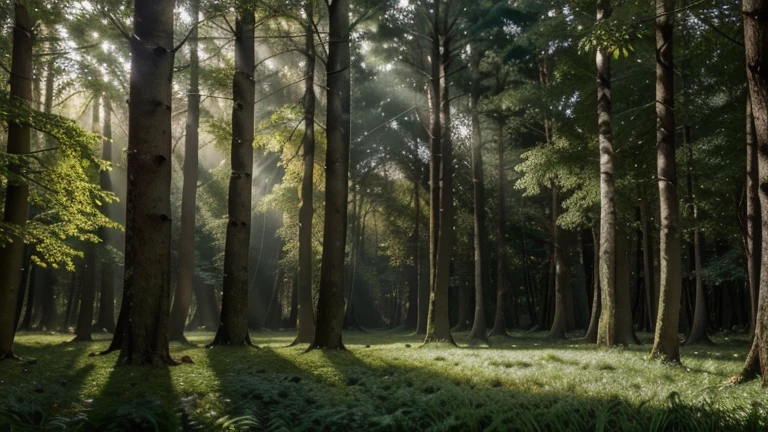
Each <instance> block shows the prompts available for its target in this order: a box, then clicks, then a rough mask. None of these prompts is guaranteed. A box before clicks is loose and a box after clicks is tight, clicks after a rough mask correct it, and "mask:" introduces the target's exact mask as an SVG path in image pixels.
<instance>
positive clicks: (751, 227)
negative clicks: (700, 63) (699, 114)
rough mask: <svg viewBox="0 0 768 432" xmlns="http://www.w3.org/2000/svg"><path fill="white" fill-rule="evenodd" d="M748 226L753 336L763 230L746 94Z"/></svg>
mask: <svg viewBox="0 0 768 432" xmlns="http://www.w3.org/2000/svg"><path fill="white" fill-rule="evenodd" d="M746 118H747V122H746V123H747V125H746V143H747V175H746V177H747V179H746V189H747V230H746V239H745V241H744V249H745V252H746V254H745V255H746V257H747V280H748V282H749V299H750V312H751V315H750V320H749V333H750V334H751V335H753V336H754V334H755V329H756V324H757V303H758V298H759V292H760V262H761V246H762V232H761V229H760V220H761V214H760V213H761V212H760V189H759V184H760V182H759V177H758V174H759V173H758V166H757V162H758V157H757V140H756V139H755V133H756V131H755V120H754V116H753V115H752V98H751V97H749V95H747V114H746Z"/></svg>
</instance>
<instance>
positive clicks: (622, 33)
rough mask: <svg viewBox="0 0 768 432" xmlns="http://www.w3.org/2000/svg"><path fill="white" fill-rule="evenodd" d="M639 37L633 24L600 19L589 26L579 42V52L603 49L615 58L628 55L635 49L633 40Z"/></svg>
mask: <svg viewBox="0 0 768 432" xmlns="http://www.w3.org/2000/svg"><path fill="white" fill-rule="evenodd" d="M636 39H640V34H638V33H637V30H636V29H635V26H633V25H631V24H628V23H624V22H620V21H615V20H607V21H602V22H599V23H597V24H595V25H594V26H592V27H591V29H590V30H589V32H588V33H587V34H586V35H585V36H584V38H583V39H582V40H581V42H580V43H579V50H580V51H581V52H586V53H591V52H593V51H594V50H598V49H601V50H605V51H606V52H607V53H609V54H611V55H612V56H613V58H614V59H615V60H618V59H619V58H621V57H625V58H626V57H629V56H630V54H631V53H633V52H634V51H635V46H634V44H633V42H634V41H635V40H636Z"/></svg>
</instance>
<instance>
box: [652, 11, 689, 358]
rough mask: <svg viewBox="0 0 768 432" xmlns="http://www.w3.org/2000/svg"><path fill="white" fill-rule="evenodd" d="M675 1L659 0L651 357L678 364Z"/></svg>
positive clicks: (678, 263) (678, 233)
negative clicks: (656, 273) (656, 271)
mask: <svg viewBox="0 0 768 432" xmlns="http://www.w3.org/2000/svg"><path fill="white" fill-rule="evenodd" d="M674 9H675V1H674V0H656V146H657V176H658V183H659V207H660V210H661V233H660V237H661V247H660V251H659V262H660V267H661V269H660V277H659V309H658V317H657V319H656V334H655V336H654V340H653V349H652V351H651V357H653V358H661V359H663V360H665V361H669V362H675V363H679V362H680V340H679V338H678V335H677V330H678V329H677V327H678V322H679V318H680V296H681V292H682V276H681V262H680V253H681V246H680V227H679V224H680V209H679V204H678V201H677V199H678V198H677V196H678V193H677V163H676V161H675V96H674V61H673V60H674V57H673V51H672V48H673V35H674V23H675V13H674Z"/></svg>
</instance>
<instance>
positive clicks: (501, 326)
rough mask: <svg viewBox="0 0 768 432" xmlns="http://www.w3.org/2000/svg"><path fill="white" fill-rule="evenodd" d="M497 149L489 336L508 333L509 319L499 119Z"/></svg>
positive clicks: (500, 124) (502, 131)
mask: <svg viewBox="0 0 768 432" xmlns="http://www.w3.org/2000/svg"><path fill="white" fill-rule="evenodd" d="M496 149H497V151H498V155H499V161H498V176H499V190H498V201H499V203H498V205H499V208H498V217H497V219H498V221H497V224H498V225H497V226H496V312H495V315H494V319H493V328H492V329H491V332H490V334H489V336H504V337H509V334H507V320H506V318H505V317H504V305H505V303H506V300H507V298H506V297H507V280H506V278H505V273H506V268H507V262H506V241H505V235H506V229H505V228H506V222H507V218H506V214H505V211H506V209H505V206H506V203H505V196H504V195H505V194H504V184H505V182H506V173H505V172H504V123H503V122H502V121H499V124H498V131H497V132H496Z"/></svg>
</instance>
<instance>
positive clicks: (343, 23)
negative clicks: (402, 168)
mask: <svg viewBox="0 0 768 432" xmlns="http://www.w3.org/2000/svg"><path fill="white" fill-rule="evenodd" d="M328 29H329V33H328V63H327V65H326V66H327V76H328V83H327V100H328V115H327V118H326V131H327V132H326V133H327V137H328V147H327V150H326V156H325V161H326V162H325V164H326V168H325V184H326V187H325V190H326V200H325V225H324V227H323V256H322V264H321V269H320V296H319V300H318V304H317V327H316V329H315V337H314V339H313V341H312V344H311V345H310V348H330V349H344V344H343V342H342V340H341V328H342V326H343V324H344V249H345V246H346V243H347V197H348V194H349V190H348V182H349V145H350V127H351V124H350V103H351V95H350V91H351V90H350V71H349V67H350V48H349V0H334V1H333V3H331V4H330V5H329V6H328Z"/></svg>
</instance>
